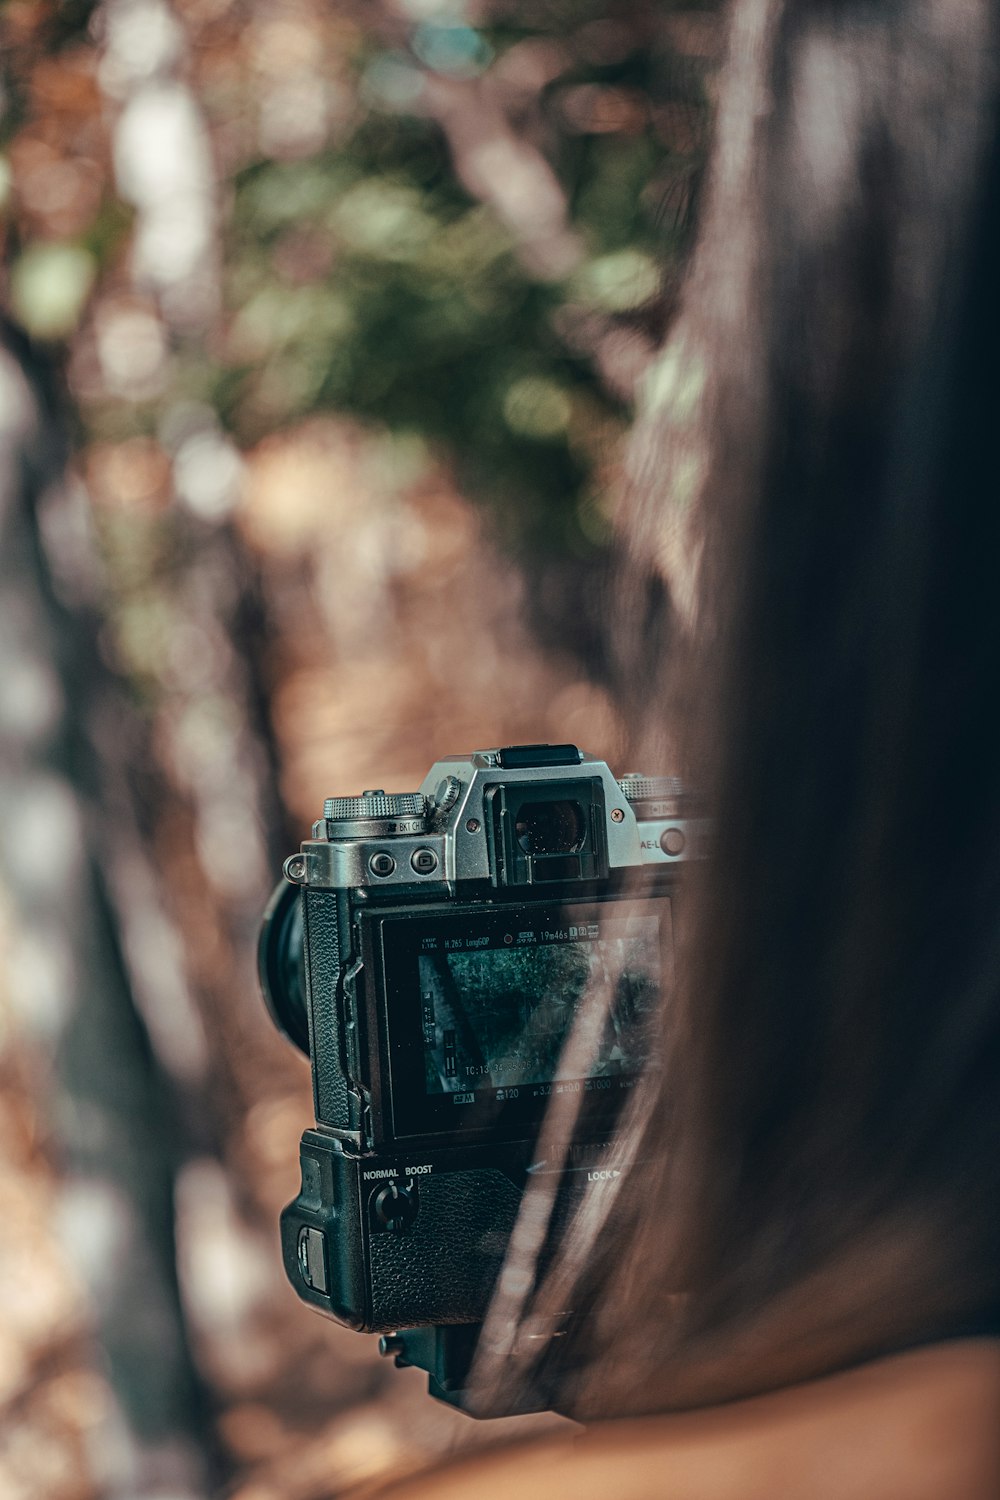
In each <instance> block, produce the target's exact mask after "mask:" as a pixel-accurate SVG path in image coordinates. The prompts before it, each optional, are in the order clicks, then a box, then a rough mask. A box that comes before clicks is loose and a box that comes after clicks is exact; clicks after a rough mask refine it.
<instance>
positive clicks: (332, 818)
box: [323, 788, 427, 839]
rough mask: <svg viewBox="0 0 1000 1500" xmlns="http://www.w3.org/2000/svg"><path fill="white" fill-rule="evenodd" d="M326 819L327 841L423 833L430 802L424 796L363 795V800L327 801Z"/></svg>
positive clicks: (400, 793)
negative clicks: (355, 837) (354, 837)
mask: <svg viewBox="0 0 1000 1500" xmlns="http://www.w3.org/2000/svg"><path fill="white" fill-rule="evenodd" d="M323 819H324V822H325V823H326V836H327V838H328V839H341V838H350V837H352V836H357V835H360V836H364V837H371V836H373V835H374V836H375V837H378V838H381V837H383V836H385V835H387V834H413V833H424V832H425V831H426V828H427V798H426V797H425V796H424V795H423V794H422V793H421V792H384V791H382V790H381V788H379V789H378V790H376V791H369V792H362V793H361V796H360V797H327V799H326V801H325V802H324V803H323Z"/></svg>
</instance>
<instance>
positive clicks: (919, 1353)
mask: <svg viewBox="0 0 1000 1500" xmlns="http://www.w3.org/2000/svg"><path fill="white" fill-rule="evenodd" d="M998 1412H1000V1341H995V1340H987V1339H980V1340H965V1341H961V1342H958V1341H956V1342H953V1343H944V1344H936V1345H933V1346H930V1347H927V1348H924V1349H919V1350H914V1351H911V1352H909V1353H906V1354H899V1355H895V1356H893V1357H892V1358H889V1359H882V1360H876V1361H873V1362H872V1363H871V1364H867V1365H864V1366H861V1367H859V1368H858V1369H855V1370H849V1371H846V1372H844V1373H842V1374H838V1375H834V1376H830V1377H828V1378H827V1379H825V1380H818V1381H814V1382H811V1383H809V1384H807V1385H800V1386H796V1387H794V1388H790V1389H788V1390H785V1391H779V1392H775V1393H773V1394H771V1395H768V1396H760V1397H756V1398H754V1399H753V1400H749V1401H741V1402H737V1403H734V1404H733V1405H731V1406H725V1407H717V1408H714V1409H711V1410H704V1411H699V1412H692V1413H688V1414H685V1415H680V1416H672V1417H650V1418H644V1419H642V1420H636V1421H627V1422H608V1423H604V1424H601V1425H598V1426H595V1427H592V1428H590V1429H589V1430H588V1431H586V1432H584V1433H581V1434H571V1435H566V1436H560V1437H558V1438H545V1439H542V1440H540V1441H536V1442H532V1443H525V1444H518V1445H516V1446H514V1447H511V1448H506V1449H501V1450H499V1451H494V1452H491V1453H488V1454H485V1455H482V1454H479V1455H476V1456H474V1457H471V1458H466V1459H462V1460H459V1461H457V1462H455V1463H452V1464H450V1465H448V1466H446V1467H440V1468H435V1469H434V1470H432V1471H430V1472H427V1473H424V1474H421V1475H418V1476H415V1477H411V1478H410V1479H408V1480H405V1481H402V1482H400V1483H397V1484H394V1485H392V1486H390V1487H389V1488H388V1489H385V1490H383V1491H380V1500H383V1497H384V1500H468V1497H469V1496H470V1495H475V1497H476V1500H564V1497H565V1500H570V1497H572V1500H859V1497H863V1500H997V1497H998V1496H1000V1421H998Z"/></svg>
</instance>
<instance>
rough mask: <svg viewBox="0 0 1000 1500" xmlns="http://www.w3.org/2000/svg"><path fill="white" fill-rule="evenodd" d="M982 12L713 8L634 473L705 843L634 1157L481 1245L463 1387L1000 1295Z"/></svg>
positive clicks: (712, 1364)
mask: <svg viewBox="0 0 1000 1500" xmlns="http://www.w3.org/2000/svg"><path fill="white" fill-rule="evenodd" d="M996 24H997V23H996V16H995V8H994V7H992V6H990V5H988V4H986V3H985V0H967V3H964V4H960V5H955V6H943V5H938V6H935V5H926V4H917V3H915V0H895V3H890V0H886V3H883V4H873V3H871V0H866V3H861V0H846V3H832V0H827V3H816V0H787V3H778V0H739V3H737V5H736V6H735V9H734V11H733V13H732V23H731V44H730V56H729V61H728V63H727V65H726V69H725V72H724V74H723V80H722V89H721V93H720V99H719V109H718V121H717V136H716V141H715V146H714V157H713V160H712V163H711V166H710V171H709V178H708V185H707V188H706V193H707V197H706V202H705V205H704V211H703V214H702V220H701V229H700V237H699V242H698V244H697V246H696V248H695V251H694V253H693V258H692V261H691V265H690V268H689V274H688V277H687V282H686V289H685V293H684V296H683V298H682V302H681V307H680V311H679V315H678V319H677V322H676V324H675V326H674V328H673V330H672V332H671V334H670V336H669V338H668V340H667V344H666V345H665V348H664V351H663V353H662V355H661V358H660V360H659V361H658V364H657V366H656V367H655V368H654V370H653V372H652V374H651V377H650V383H649V391H648V400H647V410H646V414H645V417H644V419H643V420H642V421H641V422H640V424H639V427H638V429H637V433H636V439H635V444H634V450H633V464H632V484H631V488H630V491H629V496H628V500H627V504H626V506H625V511H626V524H627V526H628V529H629V532H630V535H631V537H632V545H633V550H634V553H635V555H636V557H637V558H638V559H639V560H640V562H641V563H643V564H645V565H646V566H647V567H648V568H649V569H650V570H651V572H653V573H654V574H655V576H656V577H657V578H659V579H662V580H665V583H666V586H667V590H668V592H669V593H670V596H671V598H672V601H673V613H674V622H675V632H674V633H675V639H676V641H677V649H676V651H675V653H674V657H673V663H674V667H675V674H676V675H675V679H674V683H673V688H674V689H676V687H677V683H678V681H679V682H680V696H679V700H677V701H682V702H683V703H684V704H685V705H686V714H685V722H684V724H683V726H682V728H683V738H684V745H685V754H686V757H687V761H688V768H687V769H688V773H689V775H690V774H694V775H695V776H696V777H697V779H698V780H699V782H700V783H701V785H702V786H703V787H704V788H705V790H706V791H707V793H708V794H709V797H710V801H711V804H712V810H713V818H714V822H715V827H716V830H717V832H716V837H715V843H714V850H713V856H712V859H711V862H710V864H709V865H708V866H707V867H706V868H705V870H704V872H703V873H702V875H701V876H700V877H699V878H698V879H697V880H696V882H695V886H694V888H693V889H692V890H691V892H690V899H689V900H688V902H687V904H686V910H685V911H683V912H681V913H680V914H679V916H680V927H679V936H680V949H679V954H678V977H677V984H676V987H675V990H674V992H673V993H672V994H671V995H670V996H669V997H668V999H667V1003H666V1007H665V1012H666V1013H665V1017H664V1022H665V1037H664V1046H665V1066H664V1068H663V1071H662V1073H660V1074H657V1075H655V1076H650V1078H648V1079H647V1080H646V1081H645V1084H644V1086H643V1090H642V1091H641V1097H640V1100H639V1102H638V1104H637V1106H636V1108H635V1110H634V1112H633V1113H632V1115H631V1116H630V1119H629V1121H627V1122H626V1125H625V1126H624V1128H623V1136H622V1139H621V1140H620V1141H619V1142H617V1143H616V1146H615V1148H614V1150H615V1152H616V1153H617V1156H618V1157H619V1158H620V1159H621V1161H622V1162H629V1161H631V1162H636V1161H641V1162H642V1163H643V1164H642V1165H641V1166H635V1167H633V1168H632V1170H631V1171H629V1172H627V1173H626V1174H625V1175H624V1176H623V1177H622V1178H621V1180H620V1181H621V1187H620V1191H619V1192H618V1194H617V1197H616V1198H614V1199H613V1200H612V1199H611V1197H610V1195H608V1198H607V1200H606V1202H605V1207H604V1209H603V1210H602V1211H600V1212H598V1211H595V1210H594V1208H593V1207H591V1208H590V1210H589V1211H588V1212H589V1217H588V1218H586V1219H584V1220H582V1221H581V1222H580V1224H578V1225H577V1228H576V1230H575V1233H574V1234H573V1235H571V1236H570V1237H569V1239H568V1241H567V1244H566V1246H565V1248H564V1251H563V1254H562V1257H561V1260H560V1262H559V1264H558V1265H557V1267H556V1269H555V1271H554V1272H553V1273H551V1274H550V1275H548V1276H547V1277H543V1278H542V1281H541V1287H540V1289H537V1290H536V1292H535V1294H534V1296H533V1297H532V1296H527V1297H525V1296H524V1295H523V1288H524V1276H523V1270H524V1267H523V1265H522V1266H520V1267H519V1268H518V1267H515V1270H518V1271H519V1275H515V1276H514V1277H513V1278H512V1279H511V1280H509V1282H508V1284H507V1286H506V1290H505V1286H504V1283H503V1282H502V1283H501V1290H500V1293H499V1294H498V1299H497V1303H496V1306H495V1308H494V1316H493V1319H492V1322H491V1324H490V1325H489V1327H488V1329H487V1335H488V1337H487V1340H486V1356H487V1357H486V1359H485V1360H484V1365H483V1369H484V1371H485V1374H486V1378H487V1379H488V1380H490V1381H492V1383H493V1388H494V1390H496V1388H497V1386H498V1383H499V1385H506V1389H507V1390H508V1391H510V1390H511V1389H513V1387H514V1386H515V1385H516V1382H517V1381H518V1380H523V1379H526V1378H527V1374H528V1369H529V1365H531V1366H533V1368H534V1376H535V1378H541V1379H546V1378H548V1379H550V1380H551V1381H552V1382H554V1383H555V1387H556V1389H557V1390H558V1393H559V1395H558V1399H559V1401H560V1402H561V1404H562V1406H563V1408H564V1409H567V1408H568V1409H571V1410H573V1411H574V1412H576V1413H577V1414H580V1415H587V1414H590V1415H608V1414H616V1413H623V1412H636V1411H657V1410H666V1409H670V1408H676V1407H683V1406H690V1405H696V1404H703V1403H706V1402H712V1401H717V1400H724V1399H729V1398H732V1397H735V1396H739V1395H743V1394H748V1393H751V1392H757V1391H762V1390H765V1389H768V1388H773V1387H775V1386H778V1385H781V1384H784V1383H786V1382H789V1381H795V1380H799V1379H803V1378H807V1377H809V1376H812V1375H816V1374H820V1373H824V1372H827V1371H830V1370H833V1369H836V1368H841V1367H843V1366H846V1365H848V1364H850V1363H852V1362H855V1361H858V1360H862V1359H865V1358H868V1357H871V1356H873V1355H876V1354H878V1353H881V1352H885V1351H888V1350H893V1349H899V1348H902V1347H905V1346H907V1345H910V1344H913V1343H915V1342H920V1341H923V1340H928V1339H934V1338H939V1337H944V1336H948V1335H950V1334H954V1333H958V1332H962V1331H966V1330H970V1329H972V1330H975V1329H980V1330H986V1329H989V1328H991V1327H994V1326H995V1327H997V1328H1000V1322H996V1323H995V1321H994V1320H996V1318H997V1313H998V1311H1000V747H998V744H997V733H998V730H997V720H998V714H997V710H996V697H997V692H998V687H1000V457H998V455H1000V368H998V364H1000V155H998V139H1000V137H998V118H1000V117H998V108H997V97H998V96H997V36H996ZM637 566H638V564H637ZM647 667H648V671H649V677H650V680H652V677H653V675H654V672H655V668H656V664H655V663H653V662H649V663H647ZM659 701H660V705H661V707H660V709H659V711H658V713H657V714H654V715H653V716H652V718H651V720H650V721H649V722H646V723H641V724H638V725H637V729H638V731H639V733H638V736H637V741H638V743H645V744H646V745H649V744H650V743H655V741H656V739H657V736H658V735H659V736H660V737H661V738H662V731H663V723H662V721H661V718H660V715H662V714H663V709H662V703H663V702H664V701H666V700H665V699H664V698H663V697H661V698H660V700H659ZM533 1212H535V1210H532V1208H531V1206H530V1204H529V1205H528V1207H527V1208H526V1214H527V1217H528V1220H529V1221H530V1218H531V1214H532V1213H533ZM529 1227H530V1226H529ZM539 1238H540V1235H539V1232H538V1230H537V1226H536V1231H535V1234H534V1238H533V1239H532V1236H531V1235H530V1234H528V1235H527V1237H526V1238H525V1239H524V1243H525V1244H528V1245H530V1244H534V1243H535V1242H536V1241H538V1240H539ZM516 1252H517V1242H516V1241H515V1255H516ZM522 1259H523V1256H522ZM570 1308H571V1309H572V1311H573V1313H574V1316H573V1317H572V1318H570V1319H569V1320H568V1321H565V1322H564V1324H561V1326H560V1331H562V1332H564V1337H562V1338H560V1339H559V1340H551V1341H548V1342H547V1341H546V1340H544V1339H542V1340H539V1341H537V1342H536V1343H535V1345H534V1346H533V1347H534V1348H535V1350H536V1352H535V1353H534V1354H531V1355H528V1354H525V1353H524V1350H525V1349H526V1348H527V1347H528V1345H527V1343H526V1342H525V1341H524V1340H523V1339H522V1340H521V1342H520V1344H519V1343H518V1341H517V1340H516V1339H514V1338H510V1337H507V1334H506V1332H505V1330H506V1327H507V1323H508V1322H509V1319H510V1318H511V1317H512V1316H514V1317H516V1318H517V1319H518V1320H519V1322H520V1326H521V1328H522V1330H523V1329H525V1328H527V1327H529V1326H534V1327H540V1328H544V1327H549V1328H554V1327H555V1326H556V1324H557V1323H560V1319H561V1314H562V1313H563V1312H564V1311H566V1310H567V1309H570ZM519 1348H520V1350H521V1351H522V1352H521V1354H520V1355H519V1354H518V1352H517V1351H518V1349H519ZM491 1349H492V1350H494V1352H495V1351H497V1350H502V1353H503V1358H504V1360H505V1361H506V1363H505V1364H504V1367H503V1370H502V1371H501V1372H499V1373H498V1366H497V1362H496V1361H494V1363H493V1364H492V1366H491V1364H490V1360H489V1354H490V1350H491ZM538 1349H542V1350H543V1353H542V1355H541V1357H539V1355H538V1354H537V1350H538Z"/></svg>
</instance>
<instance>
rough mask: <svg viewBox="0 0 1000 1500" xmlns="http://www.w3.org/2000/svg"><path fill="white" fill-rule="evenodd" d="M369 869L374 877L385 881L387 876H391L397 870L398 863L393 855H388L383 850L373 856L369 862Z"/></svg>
mask: <svg viewBox="0 0 1000 1500" xmlns="http://www.w3.org/2000/svg"><path fill="white" fill-rule="evenodd" d="M368 868H369V870H371V872H372V874H373V875H378V876H380V877H381V878H382V879H383V880H384V879H385V877H386V876H387V875H391V874H392V872H393V870H395V868H396V861H395V860H394V859H393V857H392V855H391V854H386V852H385V850H384V849H381V850H379V852H378V853H377V854H373V855H372V857H371V859H370V860H369V861H368Z"/></svg>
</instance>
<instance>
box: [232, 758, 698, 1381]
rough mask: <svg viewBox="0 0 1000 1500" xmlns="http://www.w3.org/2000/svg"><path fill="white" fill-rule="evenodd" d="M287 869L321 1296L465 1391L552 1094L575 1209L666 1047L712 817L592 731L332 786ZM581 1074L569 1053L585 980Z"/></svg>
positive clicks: (293, 1223)
mask: <svg viewBox="0 0 1000 1500" xmlns="http://www.w3.org/2000/svg"><path fill="white" fill-rule="evenodd" d="M312 832H313V836H312V838H311V839H307V840H306V841H305V842H304V843H303V844H302V846H301V850H300V852H299V853H297V854H293V855H292V856H291V857H290V858H289V859H288V860H286V862H285V866H284V875H285V879H284V880H283V881H282V882H281V883H280V884H279V886H278V888H277V890H276V891H275V893H274V895H273V897H272V899H271V902H270V905H269V907H268V910H267V913H266V915H265V917H264V923H263V927H262V931H261V938H260V948H259V968H260V978H261V986H262V989H263V992H264V996H265V999H266V1001H267V1005H268V1008H269V1010H270V1012H271V1015H272V1017H273V1019H274V1021H275V1023H276V1024H277V1026H278V1027H279V1028H280V1029H281V1030H282V1031H283V1032H284V1033H285V1035H286V1036H287V1037H288V1038H289V1039H290V1040H291V1041H292V1042H294V1043H295V1045H296V1046H297V1047H299V1048H300V1049H301V1051H303V1052H304V1053H306V1055H307V1056H308V1057H309V1058H310V1060H311V1063H312V1083H313V1097H314V1102H315V1112H316V1124H315V1126H314V1127H312V1128H310V1129H307V1130H306V1131H305V1134H304V1135H303V1137H302V1145H301V1171H302V1186H301V1190H300V1192H299V1194H298V1196H297V1197H296V1198H295V1200H294V1201H293V1202H292V1203H291V1204H289V1206H288V1207H287V1208H286V1209H285V1211H284V1213H283V1215H282V1221H281V1235H282V1246H283V1254H284V1263H285V1269H286V1272H287V1274H288V1277H289V1280H290V1281H291V1283H292V1285H293V1287H294V1288H295V1290H296V1292H297V1293H298V1294H299V1296H300V1297H301V1298H303V1300H304V1301H306V1302H308V1303H309V1304H310V1305H312V1306H314V1307H316V1308H318V1309H319V1310H320V1311H322V1312H325V1313H326V1314H327V1315H328V1316H330V1317H333V1318H335V1319H337V1321H338V1322H341V1323H344V1324H346V1325H347V1326H349V1327H351V1328H355V1329H358V1330H361V1331H365V1332H370V1333H383V1334H386V1335H389V1337H387V1338H386V1339H384V1340H383V1347H384V1348H385V1349H387V1350H389V1351H391V1352H394V1353H396V1354H397V1356H398V1361H397V1362H399V1363H414V1364H419V1365H421V1366H422V1367H423V1368H425V1369H427V1370H429V1372H430V1374H431V1389H432V1391H433V1392H434V1394H437V1395H439V1396H442V1397H443V1398H444V1399H447V1400H450V1401H452V1402H453V1403H454V1404H457V1405H461V1404H462V1402H461V1390H462V1381H463V1377H464V1373H465V1370H466V1368H467V1366H468V1362H469V1358H470V1357H471V1352H472V1349H473V1347H474V1343H475V1336H476V1332H477V1329H478V1325H479V1324H480V1322H481V1320H482V1318H483V1316H484V1313H485V1311H486V1307H487V1304H488V1302H489V1299H490V1294H491V1290H492V1288H493V1284H494V1282H495V1280H496V1277H497V1274H498V1272H499V1269H500V1266H501V1263H502V1261H503V1256H504V1251H505V1248H506V1245H507V1242H508V1239H509V1237H510V1234H511V1230H512V1228H513V1225H514V1220H515V1217H516V1215H517V1211H518V1205H519V1203H520V1201H521V1197H522V1194H523V1192H524V1189H525V1185H526V1183H527V1181H528V1179H529V1177H530V1175H531V1174H533V1173H538V1172H545V1171H546V1170H549V1168H548V1164H547V1163H546V1162H544V1161H537V1160H536V1159H535V1158H536V1152H535V1146H536V1140H537V1135H538V1129H539V1124H540V1122H541V1119H542V1115H543V1113H544V1111H545V1109H546V1107H547V1105H548V1103H549V1101H550V1099H551V1097H552V1095H553V1094H556V1093H564V1092H572V1093H574V1094H576V1095H578V1096H579V1097H578V1099H577V1100H576V1101H575V1103H576V1105H577V1110H576V1125H575V1131H574V1137H573V1142H572V1147H571V1150H570V1154H569V1157H568V1167H567V1166H566V1165H565V1164H564V1163H563V1162H562V1161H561V1162H560V1163H559V1166H558V1168H553V1170H559V1172H560V1184H559V1186H560V1202H561V1204H562V1209H561V1211H562V1212H563V1213H565V1212H567V1211H569V1209H571V1208H572V1205H573V1203H574V1202H578V1201H579V1198H580V1195H582V1194H584V1193H586V1192H590V1191H600V1190H601V1189H602V1186H603V1185H604V1180H605V1178H606V1177H607V1175H608V1174H607V1173H606V1172H602V1170H601V1167H600V1161H601V1152H602V1147H603V1146H604V1144H605V1143H606V1142H607V1140H608V1138H609V1135H610V1134H611V1132H612V1131H613V1128H614V1124H615V1119H616V1117H617V1115H618V1113H619V1111H620V1109H621V1106H622V1103H623V1100H624V1099H625V1097H626V1096H627V1092H628V1090H629V1089H630V1088H631V1087H632V1086H633V1085H634V1083H635V1081H636V1079H637V1077H638V1075H639V1073H640V1070H641V1069H642V1067H643V1065H644V1063H645V1062H646V1061H647V1055H648V1051H649V1048H650V1046H651V1045H653V1042H652V1039H651V1038H652V1032H653V1031H654V1023H655V1018H656V1016H657V1013H658V1009H659V1004H660V994H661V991H662V989H663V986H664V984H665V983H666V982H667V980H666V978H665V965H666V966H667V968H669V963H670V955H671V947H672V937H671V934H672V925H671V924H672V915H673V905H674V902H675V899H676V894H677V890H678V887H679V883H680V876H681V868H682V866H683V864H684V862H685V861H686V860H688V859H690V858H692V857H693V856H697V855H698V854H699V853H700V845H701V842H702V839H703V837H704V832H705V825H704V824H703V822H702V821H701V819H700V817H698V816H697V815H696V810H695V809H694V807H693V805H692V803H691V800H690V799H689V798H688V797H686V796H685V794H684V792H683V790H682V787H681V785H680V783H679V782H678V781H676V780H675V779H673V778H671V777H646V776H639V775H629V776H625V777H623V778H622V779H621V780H616V779H615V777H614V776H613V775H612V773H611V771H610V770H609V769H608V767H607V765H606V764H605V763H604V762H603V761H600V760H596V759H594V758H593V757H592V756H589V755H586V754H583V753H582V752H581V751H580V750H578V749H577V748H576V747H575V746H572V745H519V746H513V747H509V748H507V749H500V750H482V751H476V752H474V753H473V754H470V755H458V756H452V757H449V758H446V759H444V760H441V761H438V763H437V764H436V765H435V766H434V767H433V769H432V770H431V772H430V773H429V775H428V776H427V778H426V780H425V781H424V783H423V785H422V787H421V788H420V790H419V791H417V792H404V793H391V794H387V793H385V792H383V791H366V792H363V793H362V794H361V795H360V796H355V797H331V798H330V799H328V801H327V802H326V804H325V806H324V808H323V816H322V818H320V819H319V820H318V821H317V822H316V823H315V824H314V825H313V830H312ZM595 983H600V984H602V985H604V987H605V991H606V994H607V1000H606V1013H605V1016H604V1020H603V1023H602V1024H603V1030H602V1031H601V1034H600V1040H599V1042H598V1043H597V1045H596V1048H595V1050H594V1051H593V1053H592V1056H591V1061H590V1064H589V1066H588V1068H587V1073H586V1076H584V1077H579V1076H567V1071H566V1066H567V1065H566V1062H565V1057H564V1044H565V1042H566V1039H567V1036H568V1034H569V1031H570V1028H571V1026H572V1023H573V1020H574V1017H575V1015H576V1014H577V1011H578V1008H579V1005H580V1003H581V1000H582V997H583V996H584V994H585V993H586V992H587V990H588V986H592V985H594V984H595Z"/></svg>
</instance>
